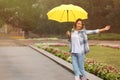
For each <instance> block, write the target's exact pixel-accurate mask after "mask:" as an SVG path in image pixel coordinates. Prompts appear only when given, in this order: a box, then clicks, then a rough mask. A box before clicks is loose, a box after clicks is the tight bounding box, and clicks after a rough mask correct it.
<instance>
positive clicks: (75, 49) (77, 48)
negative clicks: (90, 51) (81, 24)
mask: <svg viewBox="0 0 120 80" xmlns="http://www.w3.org/2000/svg"><path fill="white" fill-rule="evenodd" d="M81 41H83V38H81V37H79V34H78V31H74V32H73V33H72V34H71V43H72V44H71V46H72V48H71V52H72V53H82V51H83V45H80V43H81Z"/></svg>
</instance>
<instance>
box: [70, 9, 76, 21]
mask: <svg viewBox="0 0 120 80" xmlns="http://www.w3.org/2000/svg"><path fill="white" fill-rule="evenodd" d="M70 11H71V12H72V14H73V16H74V18H75V20H76V17H75V14H74V13H73V11H72V10H70Z"/></svg>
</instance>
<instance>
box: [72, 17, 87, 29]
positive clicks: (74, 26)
mask: <svg viewBox="0 0 120 80" xmlns="http://www.w3.org/2000/svg"><path fill="white" fill-rule="evenodd" d="M78 21H81V22H82V29H83V28H84V27H85V25H84V22H83V20H82V19H80V18H78V19H77V20H76V21H75V23H74V25H73V28H74V29H76V26H77V25H76V24H77V22H78Z"/></svg>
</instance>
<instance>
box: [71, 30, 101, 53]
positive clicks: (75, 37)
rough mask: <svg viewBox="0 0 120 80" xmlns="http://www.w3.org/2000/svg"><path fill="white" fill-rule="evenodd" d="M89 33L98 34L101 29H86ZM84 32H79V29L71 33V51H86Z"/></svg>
mask: <svg viewBox="0 0 120 80" xmlns="http://www.w3.org/2000/svg"><path fill="white" fill-rule="evenodd" d="M86 33H87V34H96V33H99V30H98V29H96V30H86ZM82 44H83V37H82V34H80V33H78V31H76V30H74V31H73V32H72V33H71V53H80V54H82V52H84V45H82Z"/></svg>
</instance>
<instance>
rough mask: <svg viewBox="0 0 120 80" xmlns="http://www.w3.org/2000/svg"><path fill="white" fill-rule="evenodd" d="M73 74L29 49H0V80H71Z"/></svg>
mask: <svg viewBox="0 0 120 80" xmlns="http://www.w3.org/2000/svg"><path fill="white" fill-rule="evenodd" d="M73 79H74V77H73V74H72V73H71V72H69V71H67V70H66V69H65V68H63V67H61V66H60V65H58V64H57V63H55V62H54V61H52V60H50V59H49V58H47V57H45V56H43V55H42V54H40V53H38V52H36V51H34V50H33V49H31V48H29V47H25V46H24V47H23V46H22V47H20V46H19V47H17V46H16V47H0V80H73Z"/></svg>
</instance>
